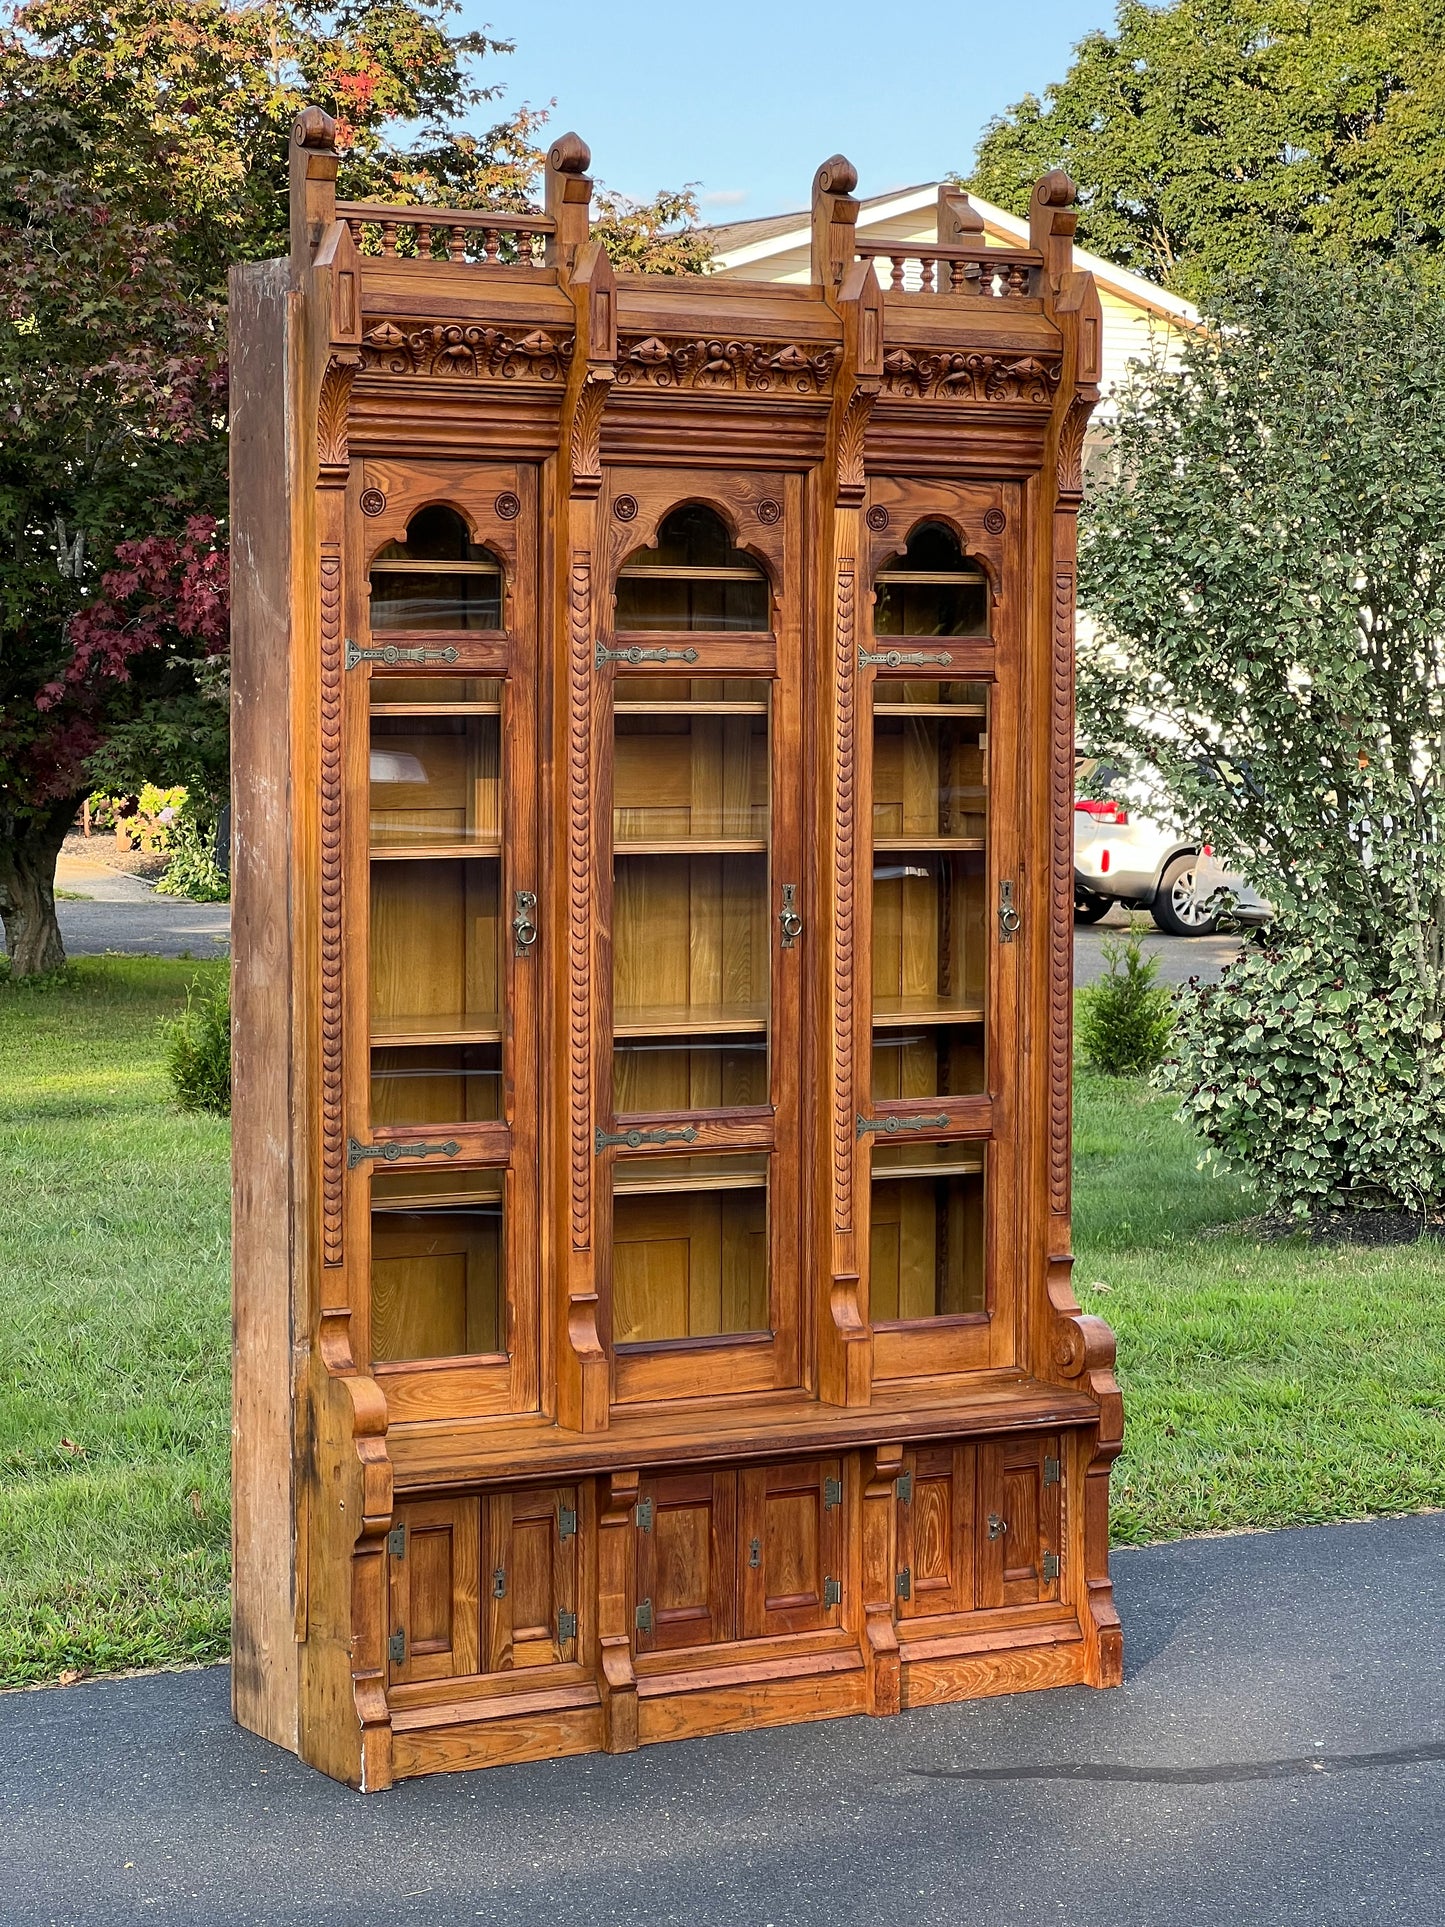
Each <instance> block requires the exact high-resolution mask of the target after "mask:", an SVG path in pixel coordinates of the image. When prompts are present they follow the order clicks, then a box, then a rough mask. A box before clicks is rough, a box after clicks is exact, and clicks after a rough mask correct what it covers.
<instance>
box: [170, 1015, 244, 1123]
mask: <svg viewBox="0 0 1445 1927" xmlns="http://www.w3.org/2000/svg"><path fill="white" fill-rule="evenodd" d="M165 1046H166V1069H167V1071H168V1072H169V1073H170V1079H171V1086H172V1088H173V1089H174V1091H175V1094H176V1102H177V1104H179V1105H180V1107H181V1109H182V1110H183V1111H216V1112H219V1113H220V1115H221V1116H222V1117H229V1116H230V1112H231V987H230V985H229V984H228V983H223V984H221V985H220V986H219V987H218V988H217V989H215V990H211V991H203V990H201V988H200V986H199V984H194V983H193V984H192V985H191V987H190V989H189V990H188V991H187V992H186V1007H185V1009H184V1010H183V1011H182V1012H181V1015H180V1016H179V1017H177V1018H175V1019H174V1020H173V1021H172V1022H170V1023H169V1024H167V1025H166V1039H165Z"/></svg>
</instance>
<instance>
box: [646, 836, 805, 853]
mask: <svg viewBox="0 0 1445 1927" xmlns="http://www.w3.org/2000/svg"><path fill="white" fill-rule="evenodd" d="M767 853H768V843H767V838H766V837H760V836H756V837H755V836H671V837H665V836H658V837H649V838H646V839H639V840H633V839H631V838H629V839H628V841H627V842H625V843H614V844H613V845H612V854H613V855H614V856H766V855H767Z"/></svg>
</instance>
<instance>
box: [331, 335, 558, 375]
mask: <svg viewBox="0 0 1445 1927" xmlns="http://www.w3.org/2000/svg"><path fill="white" fill-rule="evenodd" d="M574 339H575V338H574V337H573V336H572V335H552V334H548V333H547V332H546V330H545V329H542V328H534V329H533V330H532V332H531V333H530V334H525V335H509V334H507V333H505V332H504V331H503V330H502V329H500V328H483V327H475V326H471V325H468V324H467V323H464V322H446V323H438V324H436V325H434V326H431V327H411V326H407V325H399V324H398V323H396V322H394V321H381V322H378V323H377V324H376V325H375V326H374V327H371V328H368V329H367V331H366V333H365V334H364V335H363V336H362V338H361V366H362V368H363V369H364V370H365V371H366V372H367V373H368V374H382V375H418V376H423V377H427V378H429V379H442V380H453V379H456V380H471V381H562V380H565V378H566V374H567V367H568V364H569V363H570V361H571V359H572V351H573V346H574Z"/></svg>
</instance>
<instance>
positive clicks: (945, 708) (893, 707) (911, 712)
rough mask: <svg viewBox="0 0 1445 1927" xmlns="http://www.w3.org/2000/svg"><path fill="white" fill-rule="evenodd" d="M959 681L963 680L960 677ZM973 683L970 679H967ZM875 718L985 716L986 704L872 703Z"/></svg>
mask: <svg viewBox="0 0 1445 1927" xmlns="http://www.w3.org/2000/svg"><path fill="white" fill-rule="evenodd" d="M959 680H960V681H963V680H965V679H964V678H962V677H960V678H959ZM967 680H968V681H973V680H974V679H973V678H972V677H969V678H967ZM886 686H887V685H886V684H875V685H874V687H875V688H886ZM873 714H874V715H875V716H945V717H951V716H963V717H973V716H987V715H988V705H987V704H986V703H880V702H876V701H875V702H874V704H873Z"/></svg>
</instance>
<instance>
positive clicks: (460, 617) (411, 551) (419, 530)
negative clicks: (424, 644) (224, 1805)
mask: <svg viewBox="0 0 1445 1927" xmlns="http://www.w3.org/2000/svg"><path fill="white" fill-rule="evenodd" d="M501 626H502V565H501V563H500V562H498V560H497V558H496V557H495V556H494V555H493V554H492V552H491V550H490V549H484V548H482V547H481V545H480V544H479V543H476V542H473V541H472V539H471V536H470V535H469V533H468V531H467V525H466V523H465V521H463V519H462V517H461V516H460V515H458V513H457V511H456V510H455V509H449V508H444V507H442V506H441V505H440V504H433V505H432V506H431V507H430V508H424V509H418V510H417V512H416V514H415V515H414V516H413V517H412V518H411V521H410V522H409V523H408V525H407V531H406V540H405V541H404V542H388V543H387V545H386V547H385V548H384V549H383V550H382V551H381V552H380V554H379V555H378V556H377V557H376V558H375V560H374V561H373V562H372V565H371V627H372V631H373V633H375V632H377V631H380V630H392V629H500V628H501Z"/></svg>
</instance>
